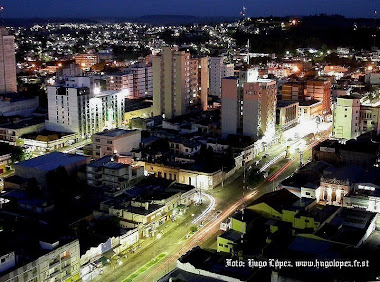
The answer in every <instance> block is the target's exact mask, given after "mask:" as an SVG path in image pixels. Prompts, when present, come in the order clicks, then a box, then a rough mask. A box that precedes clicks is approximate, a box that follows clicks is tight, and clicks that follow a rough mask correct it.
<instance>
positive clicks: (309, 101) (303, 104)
mask: <svg viewBox="0 0 380 282" xmlns="http://www.w3.org/2000/svg"><path fill="white" fill-rule="evenodd" d="M299 103H300V106H301V107H302V106H303V107H307V106H311V105H316V104H318V103H320V104H322V101H318V100H307V101H300V102H299Z"/></svg>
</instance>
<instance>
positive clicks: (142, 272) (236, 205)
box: [94, 138, 323, 281]
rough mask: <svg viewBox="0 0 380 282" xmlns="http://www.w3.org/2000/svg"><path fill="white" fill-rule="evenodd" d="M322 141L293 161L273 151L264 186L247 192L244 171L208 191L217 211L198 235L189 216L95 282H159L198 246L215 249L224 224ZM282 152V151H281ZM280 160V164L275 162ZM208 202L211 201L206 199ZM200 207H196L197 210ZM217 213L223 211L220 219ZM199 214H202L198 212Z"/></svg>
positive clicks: (293, 169) (274, 186)
mask: <svg viewBox="0 0 380 282" xmlns="http://www.w3.org/2000/svg"><path fill="white" fill-rule="evenodd" d="M322 140H323V138H321V139H320V140H316V141H313V142H312V143H311V144H307V146H305V147H306V148H305V150H304V152H303V154H302V155H301V154H299V153H296V152H295V153H293V154H291V156H290V158H289V159H285V158H284V157H280V158H279V157H278V155H281V156H284V155H283V153H284V151H283V150H284V148H283V147H284V146H283V144H280V145H279V146H278V148H276V149H274V150H271V152H270V154H269V156H268V157H267V158H265V159H263V160H262V161H261V162H260V165H262V164H261V163H263V164H266V163H268V162H270V163H272V164H271V165H273V164H275V163H276V166H278V168H277V169H275V170H274V171H273V172H272V173H271V174H270V175H269V176H268V178H267V179H266V180H265V181H263V182H261V183H260V184H259V185H258V186H257V187H250V188H251V189H252V188H254V189H252V190H251V189H243V173H242V169H241V170H240V171H238V172H237V173H236V174H237V175H238V176H237V177H236V178H235V179H233V180H232V181H229V180H227V181H226V183H225V184H224V187H221V186H218V187H217V188H215V189H213V190H210V191H207V193H208V194H209V195H210V196H211V197H212V198H213V199H215V208H214V211H212V212H209V213H207V216H205V218H206V219H205V220H199V222H200V225H198V231H197V232H195V233H194V234H192V235H191V236H189V230H190V227H191V226H194V224H192V221H194V223H196V222H195V220H194V217H195V218H196V217H197V215H194V217H192V216H191V215H193V214H194V213H195V212H193V211H192V212H191V213H192V214H191V215H190V214H189V213H187V216H186V218H185V219H183V220H182V221H181V222H177V223H176V226H174V227H171V229H170V232H167V234H165V235H164V236H162V237H160V239H155V241H154V243H153V244H151V245H149V246H147V247H146V248H143V249H142V250H141V251H140V252H139V253H138V255H134V256H131V257H130V258H128V259H127V261H126V262H125V263H123V265H122V266H121V267H117V266H116V267H113V268H112V270H111V271H110V270H109V271H105V272H104V273H103V274H102V275H100V276H98V277H97V278H96V279H95V280H94V281H157V280H158V279H159V278H160V277H162V276H163V275H164V274H166V273H168V272H169V271H171V270H172V269H174V268H175V266H176V261H177V259H178V258H179V257H180V256H181V255H183V254H185V253H186V252H187V251H189V250H190V249H192V248H193V247H195V246H198V245H200V246H201V247H205V248H212V246H213V245H214V244H215V241H216V237H217V236H218V235H219V234H220V233H221V232H222V231H220V223H221V222H223V221H225V220H226V219H227V218H228V217H229V216H230V215H231V214H233V213H234V212H235V211H236V210H238V209H240V208H242V207H244V206H246V205H248V204H249V203H250V202H252V201H253V200H255V199H257V198H258V197H259V196H260V195H262V194H265V193H268V192H270V191H273V190H274V189H275V188H276V187H277V185H278V183H279V182H281V181H282V180H284V179H285V178H287V177H288V176H290V175H291V174H292V173H293V172H294V171H295V170H296V169H298V168H299V165H300V159H299V158H300V156H301V157H302V158H303V162H305V161H306V160H308V159H309V158H310V157H311V149H312V147H313V146H314V145H315V144H317V143H318V142H320V141H322ZM279 148H281V149H279ZM273 159H276V161H274V162H273V161H272V160H273ZM205 199H207V198H206V197H205ZM207 207H208V204H205V203H204V204H203V205H202V209H203V211H204V210H207ZM195 208H196V207H192V209H195ZM216 211H221V213H220V214H219V215H218V214H217V213H216ZM197 214H198V215H199V214H201V211H200V210H199V209H198V211H197ZM197 222H198V221H197Z"/></svg>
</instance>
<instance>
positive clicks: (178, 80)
mask: <svg viewBox="0 0 380 282" xmlns="http://www.w3.org/2000/svg"><path fill="white" fill-rule="evenodd" d="M206 61H207V58H203V57H201V58H191V57H190V53H186V52H184V51H178V49H177V48H170V47H164V48H163V50H162V52H161V55H159V56H154V57H153V109H154V110H153V112H154V115H162V114H164V115H165V117H166V118H172V117H176V116H180V115H183V114H185V113H187V112H189V111H191V109H195V108H197V107H198V105H199V103H198V101H200V100H201V101H202V98H203V102H204V103H203V104H205V103H207V97H206V96H207V91H208V69H207V67H206ZM204 107H205V105H203V108H204Z"/></svg>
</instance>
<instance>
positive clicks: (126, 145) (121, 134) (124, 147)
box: [92, 129, 141, 159]
mask: <svg viewBox="0 0 380 282" xmlns="http://www.w3.org/2000/svg"><path fill="white" fill-rule="evenodd" d="M92 142H93V143H92V148H93V150H92V151H93V158H94V159H99V158H102V157H104V156H106V155H112V154H116V153H126V154H127V153H130V152H131V151H132V149H135V148H138V147H139V145H140V142H141V131H139V130H124V129H112V130H106V131H103V132H98V133H96V134H94V135H92Z"/></svg>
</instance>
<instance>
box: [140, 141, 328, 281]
mask: <svg viewBox="0 0 380 282" xmlns="http://www.w3.org/2000/svg"><path fill="white" fill-rule="evenodd" d="M327 138H328V134H326V135H325V136H324V137H323V138H321V139H320V140H317V141H315V142H313V143H311V144H310V145H309V146H308V147H307V148H306V149H305V150H304V152H306V151H307V150H309V149H310V148H312V147H313V146H316V145H317V144H319V143H321V142H323V141H324V140H326V139H327ZM296 159H297V157H293V158H292V159H291V160H289V162H287V163H286V164H284V165H283V166H282V167H281V168H280V169H279V170H278V171H277V172H276V173H275V174H273V175H272V176H271V177H270V178H269V179H268V180H267V181H266V182H263V183H261V184H260V185H259V186H257V187H255V190H254V191H252V192H250V193H248V194H247V195H245V196H244V197H243V198H241V199H240V200H238V201H236V202H235V203H234V204H232V205H231V206H230V207H228V208H227V209H226V210H224V211H223V212H222V213H221V214H220V216H219V217H218V218H216V219H215V220H214V221H210V222H209V223H208V224H206V226H205V227H204V228H202V229H201V230H199V231H198V233H196V234H197V235H196V236H195V237H193V238H191V239H189V241H188V243H187V244H186V245H184V246H183V247H182V248H181V249H180V250H179V251H178V252H177V253H176V254H173V255H172V256H170V257H168V258H167V259H166V260H165V261H162V264H160V265H158V266H157V267H156V268H155V269H154V270H153V271H152V272H151V273H150V274H149V275H147V276H146V277H145V278H144V279H142V281H144V282H145V281H146V282H148V281H151V278H152V277H153V275H156V274H157V273H158V272H160V271H163V270H165V268H166V265H168V264H169V263H173V262H175V261H176V260H177V259H178V258H180V257H181V256H182V255H184V254H185V253H186V252H188V251H190V250H191V249H193V248H194V247H196V246H198V245H199V244H200V243H201V242H202V241H205V239H208V238H210V237H211V236H213V235H214V234H215V233H217V232H218V231H219V226H220V223H221V222H223V221H224V220H226V219H227V218H228V217H229V216H230V215H231V214H233V213H234V212H235V211H236V210H237V209H239V208H240V207H241V206H242V205H243V204H244V203H246V202H248V201H249V200H251V199H252V198H253V197H254V196H256V195H257V194H258V188H259V187H260V186H263V185H264V184H268V182H272V181H273V180H275V179H276V178H277V177H279V176H280V175H281V174H282V173H283V172H284V171H285V170H286V169H287V168H288V167H289V166H290V165H291V164H292V163H294V162H295V161H296Z"/></svg>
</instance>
